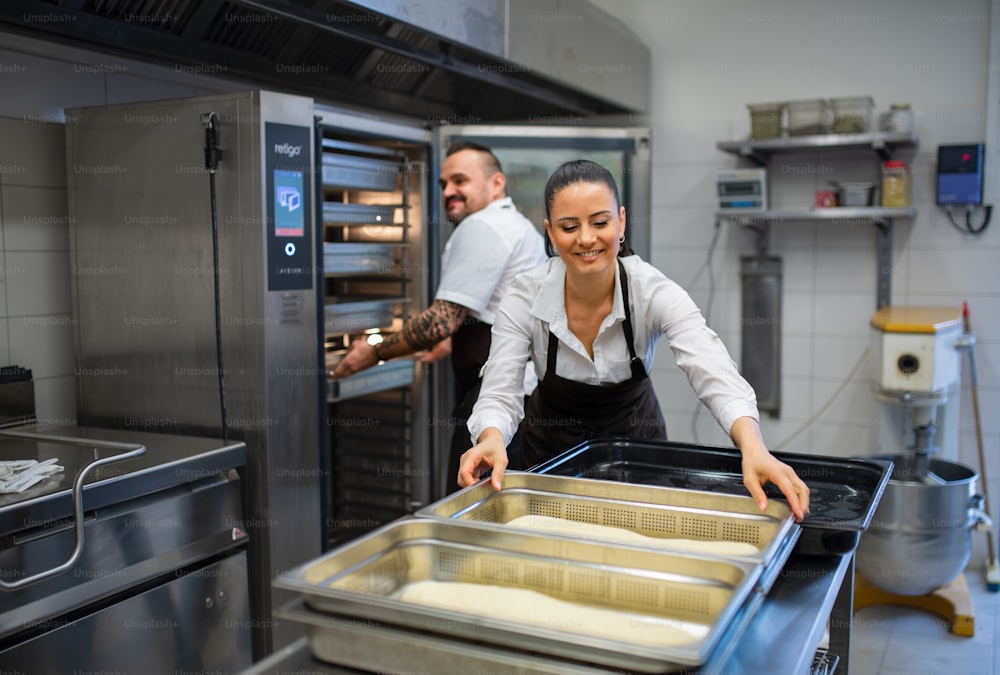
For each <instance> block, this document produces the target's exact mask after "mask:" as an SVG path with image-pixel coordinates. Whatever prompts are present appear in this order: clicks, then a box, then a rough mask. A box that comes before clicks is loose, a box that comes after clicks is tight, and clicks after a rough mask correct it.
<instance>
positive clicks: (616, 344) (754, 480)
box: [458, 160, 809, 520]
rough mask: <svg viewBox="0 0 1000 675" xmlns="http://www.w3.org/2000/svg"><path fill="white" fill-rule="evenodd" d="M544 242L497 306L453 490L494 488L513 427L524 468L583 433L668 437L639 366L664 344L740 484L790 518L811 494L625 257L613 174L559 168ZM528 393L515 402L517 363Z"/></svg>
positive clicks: (671, 300)
mask: <svg viewBox="0 0 1000 675" xmlns="http://www.w3.org/2000/svg"><path fill="white" fill-rule="evenodd" d="M545 210H546V216H547V217H546V220H545V231H546V234H547V241H546V246H547V247H549V246H551V248H552V249H554V251H555V253H556V254H558V255H557V257H551V258H550V259H549V260H548V262H546V263H545V264H543V265H542V266H540V267H538V268H536V269H534V270H531V271H529V272H525V273H522V274H521V275H520V276H519V277H517V279H515V281H514V283H513V285H512V287H511V289H510V291H509V292H508V294H507V295H506V296H505V297H504V299H503V300H502V301H501V303H500V307H499V309H498V311H497V316H496V322H495V324H494V326H493V340H492V346H491V348H490V356H489V360H488V361H487V364H486V367H485V373H484V376H483V385H482V391H481V392H480V395H479V399H478V401H477V402H476V405H475V408H474V410H473V413H472V415H471V416H470V417H469V420H468V427H469V431H470V432H471V437H472V438H473V439H475V440H476V445H475V446H474V447H473V448H472V449H470V450H468V451H467V452H466V453H465V454H464V455H462V461H461V466H460V469H459V474H458V482H459V484H460V485H462V486H468V485H472V484H473V483H475V482H477V481H478V480H479V475H480V473H481V472H485V471H486V470H489V469H492V472H493V473H492V482H493V485H494V487H495V488H496V489H498V490H499V489H500V486H501V483H502V481H503V472H504V469H506V468H507V464H508V459H507V453H506V445H507V443H508V442H509V441H510V439H511V437H512V436H513V435H514V432H515V431H516V430H517V428H518V423H519V422H520V420H521V419H522V417H523V418H524V424H523V425H522V438H523V442H524V450H523V452H524V466H525V467H529V466H533V465H534V464H537V463H538V462H540V461H542V460H544V459H547V458H549V457H552V456H554V455H555V454H557V453H558V452H561V451H563V450H566V449H568V448H570V447H572V446H573V445H576V444H578V443H580V442H582V441H584V440H586V439H588V438H595V437H598V436H626V437H630V438H659V439H666V425H665V424H664V421H663V415H662V413H661V412H660V405H659V402H658V401H657V400H656V395H655V393H654V392H653V388H652V385H651V383H650V380H649V377H648V375H647V371H648V369H649V367H650V366H651V365H652V362H653V355H654V352H655V348H656V342H657V340H658V339H659V338H660V336H666V338H667V341H668V343H669V344H670V347H671V349H672V350H673V352H674V355H675V357H676V359H677V364H678V365H679V366H680V367H681V369H682V370H683V371H684V372H685V374H686V375H687V377H688V381H689V382H690V383H691V386H692V387H693V388H694V390H695V391H696V392H697V394H698V396H699V398H700V399H701V400H702V401H703V402H704V403H705V404H706V405H707V406H708V408H709V410H711V412H712V414H713V416H714V417H715V418H716V420H717V421H718V422H719V424H720V425H721V426H722V427H723V428H724V429H726V430H727V431H728V432H729V435H730V437H731V438H732V440H733V442H734V443H735V444H736V446H737V447H738V448H739V449H740V452H741V454H742V456H743V462H742V467H743V482H744V484H745V485H746V487H747V489H748V490H749V491H750V494H751V496H752V497H753V498H754V500H755V501H756V503H757V505H758V506H759V507H760V508H761V510H763V509H765V508H766V507H767V498H766V497H765V495H764V490H763V485H764V484H766V483H768V482H771V483H774V484H775V485H776V486H777V487H778V488H779V489H780V490H781V492H782V494H784V496H785V497H786V498H787V499H788V502H789V506H790V507H791V509H792V512H793V513H794V514H795V517H796V518H798V519H800V520H801V519H802V518H803V517H804V515H805V514H806V513H807V512H808V510H809V488H808V487H806V485H805V483H803V482H802V480H801V479H800V478H799V477H798V476H797V475H796V474H795V471H794V470H793V469H792V468H791V467H790V466H788V465H787V464H785V463H783V462H781V461H779V460H778V459H776V458H775V457H774V456H773V455H771V453H770V452H769V451H768V449H767V447H766V446H765V445H764V439H763V438H762V436H761V433H760V427H759V424H758V412H757V401H756V397H755V395H754V392H753V389H752V388H751V387H750V385H749V384H748V383H747V382H746V380H744V379H743V378H742V377H741V376H740V374H739V372H738V370H737V368H736V364H735V363H733V360H732V358H731V357H730V356H729V353H728V352H727V351H726V348H725V346H724V345H723V344H722V342H721V340H719V337H718V336H717V335H716V334H715V333H714V332H712V330H711V329H709V328H708V326H707V325H706V324H705V319H704V318H703V317H702V315H701V313H700V312H699V311H698V308H697V307H696V306H695V304H694V302H693V301H692V300H691V298H690V296H688V294H687V293H686V292H685V291H684V290H683V289H682V288H681V287H680V286H678V285H677V284H675V283H674V282H672V281H670V280H669V279H667V278H666V277H665V276H664V275H663V274H662V273H660V272H659V271H658V270H657V269H656V268H654V267H653V266H651V265H649V264H648V263H646V262H644V261H643V260H641V259H640V258H639V257H638V256H636V255H631V251H628V250H627V247H624V248H626V250H625V251H623V250H622V249H623V243H624V241H625V207H623V206H621V204H620V200H619V197H618V187H617V185H616V184H615V180H614V178H613V177H612V176H611V174H610V173H609V172H608V171H607V170H606V169H605V168H604V167H602V166H600V165H599V164H595V163H594V162H590V161H586V160H577V161H573V162H567V163H565V164H563V165H562V166H560V167H559V168H558V169H557V170H556V171H555V173H554V174H552V176H551V177H550V178H549V181H548V183H547V184H546V186H545ZM529 359H530V360H531V361H532V363H533V364H534V367H535V371H536V373H537V375H538V379H539V384H538V388H537V389H536V390H535V393H534V394H533V395H532V397H531V398H530V399H529V401H528V403H527V405H526V406H525V405H524V403H523V386H522V384H521V383H522V382H523V376H524V369H525V367H526V364H527V363H528V360H529Z"/></svg>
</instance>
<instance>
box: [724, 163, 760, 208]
mask: <svg viewBox="0 0 1000 675" xmlns="http://www.w3.org/2000/svg"><path fill="white" fill-rule="evenodd" d="M715 180H716V186H717V190H716V194H717V195H718V197H719V210H720V211H730V212H756V211H766V210H767V169H723V170H720V171H718V172H717V173H716V179H715Z"/></svg>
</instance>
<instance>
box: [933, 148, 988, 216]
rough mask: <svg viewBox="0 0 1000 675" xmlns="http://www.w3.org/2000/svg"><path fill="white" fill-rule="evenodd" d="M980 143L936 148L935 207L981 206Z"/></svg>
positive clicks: (981, 167)
mask: <svg viewBox="0 0 1000 675" xmlns="http://www.w3.org/2000/svg"><path fill="white" fill-rule="evenodd" d="M983 157H984V146H983V144H982V143H968V144H965V145H939V146H938V162H937V203H938V204H942V205H947V204H976V205H978V204H982V203H983Z"/></svg>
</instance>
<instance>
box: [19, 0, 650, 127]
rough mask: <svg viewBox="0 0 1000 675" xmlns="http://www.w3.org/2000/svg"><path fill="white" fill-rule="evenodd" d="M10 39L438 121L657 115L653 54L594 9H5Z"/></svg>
mask: <svg viewBox="0 0 1000 675" xmlns="http://www.w3.org/2000/svg"><path fill="white" fill-rule="evenodd" d="M0 29H3V30H7V31H11V32H17V33H21V34H25V35H29V36H33V37H36V38H42V39H47V40H57V41H59V42H63V43H66V44H71V45H74V46H78V47H85V48H88V49H91V50H96V51H103V52H108V53H113V54H118V55H122V56H127V57H129V58H138V59H142V60H146V61H149V62H153V63H158V64H160V65H171V66H173V67H175V68H177V69H178V70H186V71H188V72H194V73H203V74H211V75H218V76H222V77H225V78H227V79H233V80H239V81H243V82H246V83H249V84H252V85H253V86H261V87H267V88H272V89H277V90H281V91H286V92H289V93H297V94H302V95H307V96H311V97H313V98H314V99H316V100H317V101H319V102H328V103H335V104H341V105H357V106H361V107H366V108H373V109H378V110H383V111H386V112H393V113H397V114H404V115H407V116H410V117H413V116H417V117H422V118H425V119H427V120H428V122H436V121H458V122H463V123H464V122H491V121H509V120H524V119H529V120H530V119H532V118H534V119H537V120H539V121H542V122H547V121H550V120H553V121H556V122H558V123H572V122H573V121H574V120H578V119H582V118H585V117H592V116H600V115H622V114H629V113H643V112H646V111H647V109H648V95H649V94H648V90H649V50H648V49H647V48H646V47H645V46H644V45H642V44H641V43H639V42H638V40H637V39H636V38H635V36H634V35H632V34H631V33H629V32H628V30H627V29H626V28H624V26H623V25H622V24H620V23H619V22H617V20H616V19H614V18H613V17H611V16H610V15H608V14H607V13H605V12H604V11H603V10H601V9H599V8H597V7H596V6H594V5H592V4H590V3H589V2H587V0H357V1H354V2H349V1H347V0H268V1H263V0H133V1H126V0H6V1H5V2H3V3H0Z"/></svg>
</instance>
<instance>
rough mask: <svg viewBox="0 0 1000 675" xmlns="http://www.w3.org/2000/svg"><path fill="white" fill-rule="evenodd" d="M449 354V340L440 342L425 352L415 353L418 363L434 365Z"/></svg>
mask: <svg viewBox="0 0 1000 675" xmlns="http://www.w3.org/2000/svg"><path fill="white" fill-rule="evenodd" d="M450 354H451V338H448V339H446V340H441V342H439V343H437V344H436V345H434V346H433V347H431V348H430V349H428V350H427V351H423V352H417V360H418V361H420V363H434V362H435V361H440V360H441V359H443V358H445V357H446V356H448V355H450Z"/></svg>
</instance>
